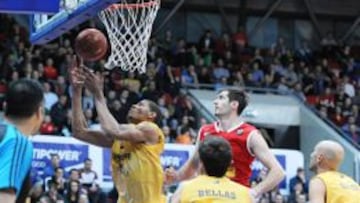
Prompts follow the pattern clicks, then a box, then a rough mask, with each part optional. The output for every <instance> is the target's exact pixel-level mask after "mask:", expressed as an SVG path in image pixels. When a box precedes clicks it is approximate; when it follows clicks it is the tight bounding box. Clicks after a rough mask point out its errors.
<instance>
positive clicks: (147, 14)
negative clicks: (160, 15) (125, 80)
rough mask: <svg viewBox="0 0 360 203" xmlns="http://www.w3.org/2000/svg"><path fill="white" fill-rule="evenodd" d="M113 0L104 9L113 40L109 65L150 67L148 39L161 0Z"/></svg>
mask: <svg viewBox="0 0 360 203" xmlns="http://www.w3.org/2000/svg"><path fill="white" fill-rule="evenodd" d="M128 1H129V0H123V1H122V2H121V3H118V4H113V5H111V6H110V7H108V8H107V9H105V10H103V11H101V12H100V14H99V17H100V19H101V21H102V22H103V24H104V25H105V28H106V31H107V34H108V37H109V41H110V44H111V54H110V56H109V58H108V61H107V62H106V64H105V68H107V69H113V68H115V67H120V68H121V69H122V70H124V71H131V72H133V71H136V70H137V71H139V72H140V73H144V72H145V71H146V62H147V51H148V42H149V39H150V35H151V30H152V25H153V23H154V20H155V17H156V14H157V12H158V10H159V8H160V0H136V3H128Z"/></svg>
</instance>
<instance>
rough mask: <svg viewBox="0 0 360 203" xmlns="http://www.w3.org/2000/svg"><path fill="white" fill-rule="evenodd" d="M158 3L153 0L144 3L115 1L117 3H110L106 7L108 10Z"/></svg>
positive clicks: (146, 6) (149, 5)
mask: <svg viewBox="0 0 360 203" xmlns="http://www.w3.org/2000/svg"><path fill="white" fill-rule="evenodd" d="M158 4H159V3H158V2H157V1H156V0H154V1H149V2H144V3H138V4H137V3H132V4H127V3H124V4H122V3H117V4H112V5H110V6H109V7H108V8H107V9H109V10H117V9H138V8H148V7H151V6H155V5H158Z"/></svg>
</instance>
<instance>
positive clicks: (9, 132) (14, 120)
mask: <svg viewBox="0 0 360 203" xmlns="http://www.w3.org/2000/svg"><path fill="white" fill-rule="evenodd" d="M43 105H44V92H43V89H42V86H41V84H40V83H39V82H37V81H34V80H29V79H21V80H17V81H15V82H12V83H11V84H10V85H9V88H8V90H7V92H6V96H5V110H4V113H5V115H4V118H5V122H3V123H0V203H5V202H6V203H14V202H18V203H22V202H25V199H26V197H27V195H28V192H29V189H30V187H31V185H30V184H29V183H30V181H29V180H30V176H29V174H30V169H31V162H32V155H33V145H32V143H31V141H29V136H31V135H33V134H35V133H37V132H38V130H39V127H40V125H41V123H42V121H43V118H44V107H43Z"/></svg>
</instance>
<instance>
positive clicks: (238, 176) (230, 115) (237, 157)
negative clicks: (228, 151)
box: [165, 89, 285, 198]
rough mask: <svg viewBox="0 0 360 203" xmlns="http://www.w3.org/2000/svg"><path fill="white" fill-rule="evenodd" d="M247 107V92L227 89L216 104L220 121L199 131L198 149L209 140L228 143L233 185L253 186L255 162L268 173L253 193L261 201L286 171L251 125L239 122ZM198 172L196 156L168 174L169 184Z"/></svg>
mask: <svg viewBox="0 0 360 203" xmlns="http://www.w3.org/2000/svg"><path fill="white" fill-rule="evenodd" d="M247 104H248V98H247V95H246V93H245V92H244V91H242V90H238V89H225V90H222V91H220V92H219V93H218V95H217V96H216V98H215V100H214V105H215V116H216V117H217V118H218V121H216V122H214V123H212V124H208V125H204V126H202V127H201V128H200V130H199V136H198V138H197V144H196V145H197V146H198V145H199V142H200V141H202V140H203V139H204V138H205V137H206V136H208V135H213V136H220V137H223V138H225V139H226V140H228V141H229V142H230V144H231V147H232V153H233V161H232V164H231V166H230V167H229V169H228V171H227V176H228V177H229V178H231V179H232V180H233V181H235V182H237V183H240V184H242V185H245V186H250V180H249V179H250V176H251V168H250V165H251V163H252V162H253V160H254V159H255V158H256V159H257V160H259V161H260V162H261V163H262V164H263V165H264V166H265V167H266V168H267V169H268V170H269V173H268V175H267V176H266V178H265V179H264V180H263V181H262V182H261V183H259V184H258V185H256V186H255V187H254V188H252V189H251V194H252V195H253V196H254V197H255V198H258V197H259V196H260V195H261V194H263V193H265V192H268V191H270V190H271V189H273V188H274V187H275V186H277V185H278V184H279V183H280V181H281V180H282V179H283V178H284V176H285V175H284V171H283V169H282V168H281V166H280V164H279V163H278V161H277V160H276V158H275V156H274V155H273V154H272V153H271V151H270V149H269V147H268V145H267V143H266V142H265V140H264V138H263V137H262V135H261V133H260V132H259V131H258V130H257V129H256V128H255V127H254V126H252V125H250V124H247V123H245V122H244V121H243V120H241V119H240V118H239V116H240V114H241V112H242V111H243V110H244V109H245V107H246V106H247ZM198 172H199V157H198V155H197V154H196V153H195V154H194V155H193V156H192V157H191V158H190V159H189V160H188V161H187V162H186V163H185V165H184V166H183V167H182V168H181V169H180V170H179V171H177V172H175V171H174V170H172V169H168V170H167V171H166V173H165V175H166V181H167V183H171V182H175V181H182V180H186V179H189V178H191V177H193V176H195V175H197V174H198Z"/></svg>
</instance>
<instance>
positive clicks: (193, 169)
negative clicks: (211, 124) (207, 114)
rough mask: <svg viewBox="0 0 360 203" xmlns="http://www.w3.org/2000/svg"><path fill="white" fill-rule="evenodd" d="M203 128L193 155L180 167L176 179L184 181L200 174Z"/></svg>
mask: <svg viewBox="0 0 360 203" xmlns="http://www.w3.org/2000/svg"><path fill="white" fill-rule="evenodd" d="M202 131H203V128H200V130H199V133H198V136H197V138H196V145H195V149H194V153H193V155H192V156H191V157H190V159H188V161H187V162H186V163H185V164H184V166H183V167H181V168H180V169H179V171H178V172H177V173H176V179H177V181H183V180H187V179H190V178H192V177H194V176H195V175H197V174H198V172H199V166H200V157H199V153H198V151H199V144H200V141H201V140H200V138H201V136H202Z"/></svg>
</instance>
